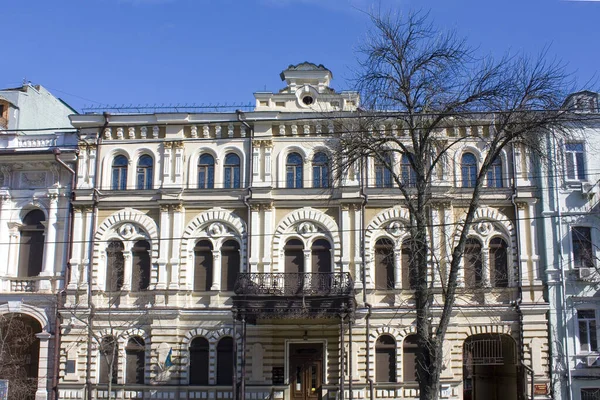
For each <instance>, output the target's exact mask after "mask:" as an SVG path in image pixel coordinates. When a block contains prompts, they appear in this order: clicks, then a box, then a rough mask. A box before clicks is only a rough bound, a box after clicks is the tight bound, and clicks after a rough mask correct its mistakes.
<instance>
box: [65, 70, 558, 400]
mask: <svg viewBox="0 0 600 400" xmlns="http://www.w3.org/2000/svg"><path fill="white" fill-rule="evenodd" d="M281 77H282V80H284V81H285V83H286V87H285V88H284V89H282V90H281V91H280V92H278V93H270V92H269V93H267V92H261V93H256V94H255V100H256V107H255V108H254V110H253V111H250V112H240V111H238V112H231V113H227V112H223V113H152V114H117V115H108V114H103V115H100V114H87V115H75V116H73V117H72V119H71V121H72V123H73V124H74V126H76V127H77V128H78V129H79V132H80V142H79V161H78V169H77V181H76V189H75V196H74V201H73V210H74V216H73V224H74V229H73V232H74V236H73V249H72V253H71V258H70V265H71V269H70V277H69V284H68V286H67V290H66V296H65V303H64V307H63V308H62V310H61V314H62V320H63V325H62V326H61V332H62V343H61V351H60V360H59V362H60V371H61V376H60V383H59V389H60V390H59V396H60V398H61V399H79V398H85V396H86V393H88V394H89V398H99V399H103V398H108V397H109V391H112V392H114V395H113V398H162V399H237V398H245V399H267V398H269V399H277V400H284V399H285V400H292V399H298V400H299V399H302V400H307V399H325V398H328V399H337V398H339V399H343V398H349V399H371V400H374V399H381V398H414V397H416V396H417V395H418V385H417V383H416V381H415V348H416V342H415V336H414V333H415V310H414V300H413V295H414V291H413V290H412V289H411V287H412V285H413V282H412V281H411V279H412V278H411V277H412V273H411V271H410V269H409V268H408V264H409V260H410V257H411V255H410V249H409V248H408V247H407V246H406V239H407V234H406V229H405V227H406V226H407V225H408V224H410V221H409V217H408V211H407V209H406V208H405V207H403V204H402V201H401V200H400V199H401V196H400V192H399V190H398V189H396V188H395V187H394V185H393V184H392V181H391V178H390V176H389V173H388V172H386V171H385V168H383V167H382V166H381V165H379V164H377V163H375V162H373V160H365V168H363V169H362V170H354V171H347V172H346V173H345V174H344V175H343V176H341V177H336V176H335V174H334V173H333V172H334V170H335V169H336V158H335V155H334V153H333V150H332V149H333V142H332V141H334V140H335V134H336V132H338V131H339V130H340V129H341V127H340V122H339V118H340V117H344V116H346V117H352V116H353V115H354V114H353V113H354V112H356V110H357V107H358V106H359V97H358V95H357V93H354V92H336V91H335V90H333V89H332V88H331V87H330V86H329V84H330V80H331V78H332V74H331V72H330V71H329V70H327V69H326V68H325V67H323V66H320V65H319V66H318V65H315V64H311V63H302V64H298V65H294V66H290V67H289V68H288V69H286V70H285V71H283V72H282V74H281ZM489 129H490V123H489V122H481V123H473V125H472V126H467V127H454V128H452V127H451V128H448V129H447V130H446V131H445V132H441V133H440V134H442V135H448V136H455V135H463V136H465V140H464V141H462V142H463V145H462V146H461V147H460V148H455V149H453V150H452V152H451V153H449V155H448V162H447V163H446V166H445V168H443V169H442V170H440V174H439V176H438V177H437V178H436V181H435V182H434V183H433V184H434V187H435V191H434V199H433V200H432V205H433V206H432V241H433V242H432V247H433V248H434V249H435V251H436V254H439V255H440V258H443V257H444V256H445V255H447V254H449V252H450V251H451V246H452V238H453V237H454V235H455V234H456V230H457V227H459V226H460V222H461V219H462V218H463V215H464V212H465V208H466V206H467V205H468V201H469V199H470V193H472V177H473V174H475V173H476V171H477V166H478V164H480V163H481V160H482V159H483V157H484V156H485V146H484V144H483V143H481V142H480V141H479V140H478V139H477V135H471V134H470V133H471V132H477V133H481V134H483V135H485V134H489ZM379 133H381V134H382V135H397V136H400V135H402V134H403V132H402V130H401V129H400V130H399V129H398V128H397V126H395V125H394V123H393V122H391V121H390V122H389V123H388V122H385V123H383V124H382V125H381V128H380V132H379ZM509 149H510V152H508V151H507V152H506V153H503V155H502V157H501V160H499V162H497V163H496V164H495V165H494V167H493V168H492V171H491V174H490V175H488V182H487V188H486V190H485V193H484V195H483V198H482V203H481V206H480V207H479V209H478V211H477V213H476V222H475V224H474V225H473V227H472V229H471V232H470V233H469V241H468V245H467V250H466V252H465V259H464V262H463V263H464V269H463V271H464V272H463V273H462V274H461V277H460V281H461V287H462V288H464V289H463V290H461V296H460V298H459V300H458V302H457V305H456V309H455V310H456V311H455V316H454V317H453V319H452V321H451V325H450V327H449V329H448V335H447V342H446V344H445V346H444V366H445V368H444V371H443V374H442V393H441V397H442V398H447V399H459V398H464V399H484V398H496V397H498V396H499V397H501V398H506V399H516V398H518V393H523V392H524V391H525V388H526V387H527V390H529V389H531V390H533V388H534V387H533V386H532V381H533V382H535V383H537V384H538V386H536V388H538V392H537V397H536V398H540V399H541V398H549V392H548V390H547V388H548V386H547V384H548V382H549V380H550V378H549V353H548V349H549V346H548V339H547V337H548V333H547V332H548V325H547V320H546V313H547V311H548V303H547V302H546V301H545V299H544V290H543V289H544V288H543V285H542V278H543V275H542V273H541V271H542V270H543V268H542V265H541V264H540V258H539V247H538V242H537V239H536V238H537V232H536V224H535V223H532V222H531V221H532V219H533V218H535V216H536V213H537V208H536V207H537V206H536V201H537V197H538V191H539V188H538V187H537V180H536V179H535V176H534V175H535V174H534V171H533V170H532V169H531V165H532V163H531V159H530V155H529V154H528V153H527V152H525V151H520V149H519V148H518V147H514V148H509ZM393 164H394V165H395V166H396V168H397V169H398V171H397V172H398V173H399V174H403V173H404V172H405V169H406V168H407V167H406V163H404V162H403V160H401V159H399V160H393ZM406 176H407V179H410V171H409V170H408V169H406ZM431 273H432V276H433V277H435V285H436V287H438V288H439V293H440V294H439V296H440V298H441V292H442V283H443V280H444V278H443V277H444V265H443V263H442V264H440V265H439V270H438V269H437V268H434V266H433V263H432V272H431ZM234 388H235V390H234ZM544 388H546V389H544Z"/></svg>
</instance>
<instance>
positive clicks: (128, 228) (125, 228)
mask: <svg viewBox="0 0 600 400" xmlns="http://www.w3.org/2000/svg"><path fill="white" fill-rule="evenodd" d="M118 232H119V235H121V237H122V238H123V239H129V238H131V237H132V236H133V235H135V234H137V229H136V227H135V226H134V225H133V224H129V223H127V224H123V225H121V226H120V227H119V231H118Z"/></svg>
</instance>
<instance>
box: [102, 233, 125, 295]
mask: <svg viewBox="0 0 600 400" xmlns="http://www.w3.org/2000/svg"><path fill="white" fill-rule="evenodd" d="M123 250H124V247H123V243H122V242H120V241H118V240H112V241H110V242H109V243H108V246H107V248H106V291H107V292H115V291H117V290H121V289H122V288H123V280H124V272H125V257H124V256H123Z"/></svg>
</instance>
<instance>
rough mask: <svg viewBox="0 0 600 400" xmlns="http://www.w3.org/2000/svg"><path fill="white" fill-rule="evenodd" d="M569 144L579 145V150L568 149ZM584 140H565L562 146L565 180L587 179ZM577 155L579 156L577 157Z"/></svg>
mask: <svg viewBox="0 0 600 400" xmlns="http://www.w3.org/2000/svg"><path fill="white" fill-rule="evenodd" d="M569 146H581V150H574V149H569ZM585 155H586V152H585V143H584V142H567V143H565V146H564V158H565V164H564V165H565V180H567V181H585V180H587V163H586V159H585ZM578 156H579V157H578Z"/></svg>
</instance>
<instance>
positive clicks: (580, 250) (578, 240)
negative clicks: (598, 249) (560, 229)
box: [571, 226, 594, 268]
mask: <svg viewBox="0 0 600 400" xmlns="http://www.w3.org/2000/svg"><path fill="white" fill-rule="evenodd" d="M571 237H572V242H573V266H574V267H575V268H593V266H594V251H593V247H592V232H591V229H590V228H589V227H587V226H575V227H573V228H572V229H571Z"/></svg>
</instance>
